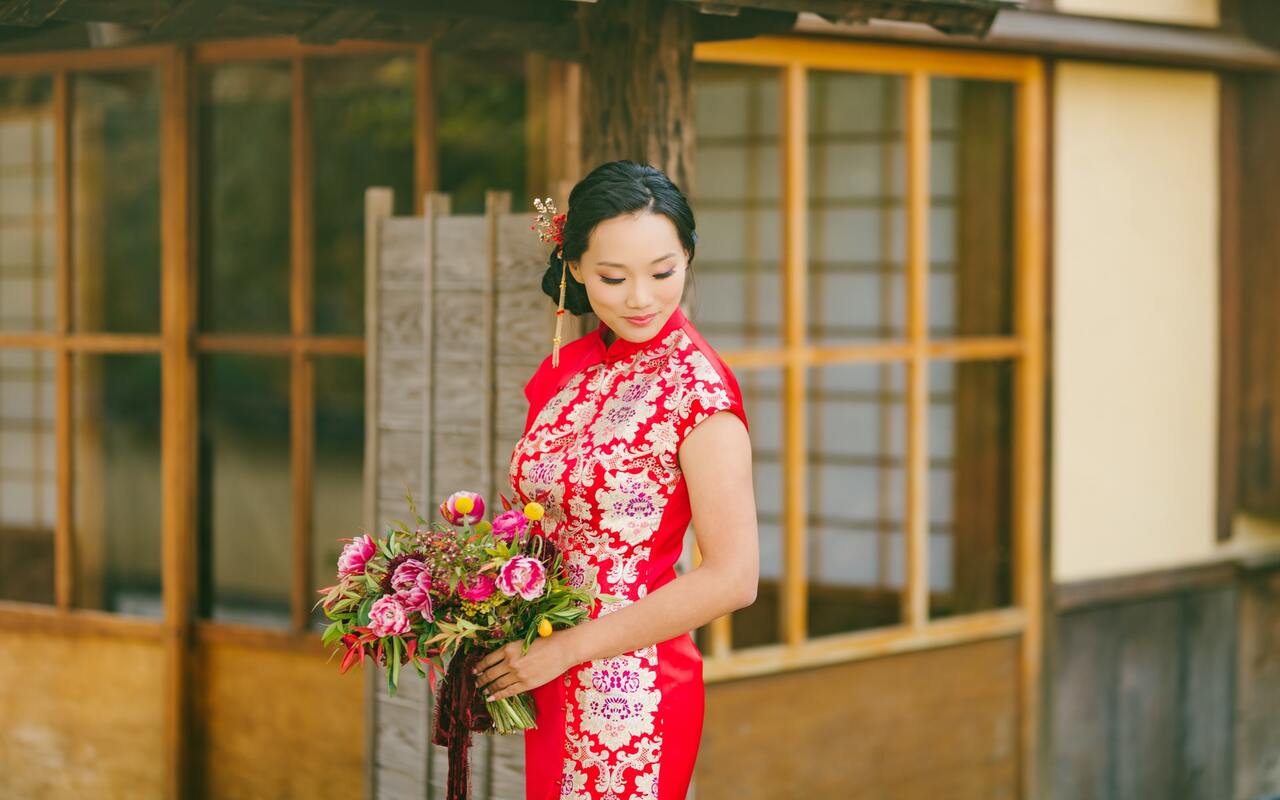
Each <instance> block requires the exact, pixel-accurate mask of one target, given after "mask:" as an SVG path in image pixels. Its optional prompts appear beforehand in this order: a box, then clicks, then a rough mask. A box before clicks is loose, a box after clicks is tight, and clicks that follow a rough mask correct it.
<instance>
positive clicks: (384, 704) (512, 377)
mask: <svg viewBox="0 0 1280 800" xmlns="http://www.w3.org/2000/svg"><path fill="white" fill-rule="evenodd" d="M487 200H488V202H487V206H488V210H487V212H486V214H485V215H483V216H477V215H456V216H455V215H450V214H449V213H448V210H449V203H448V198H447V197H445V196H443V195H431V196H429V197H428V198H427V202H426V203H425V204H424V207H425V209H426V211H425V216H424V217H390V218H385V219H383V220H381V221H380V222H379V223H377V224H376V225H375V226H374V227H375V228H376V230H373V231H371V235H374V236H376V237H377V242H378V247H377V248H376V252H374V253H372V254H371V255H370V263H369V264H368V265H367V266H366V269H367V270H369V276H368V278H367V279H368V281H369V288H370V292H371V296H372V297H374V298H375V299H374V301H373V302H372V303H370V306H369V309H368V314H369V319H368V326H367V329H368V330H369V331H372V332H375V333H374V336H375V341H374V342H371V343H370V345H371V346H370V347H369V358H368V363H367V367H366V368H367V370H368V378H367V379H368V380H369V381H371V382H372V385H373V388H372V390H371V394H372V403H371V405H370V412H369V414H368V417H367V425H368V432H367V435H368V436H371V437H373V438H374V441H373V442H372V443H371V452H372V453H373V456H374V459H375V463H374V466H373V468H372V470H371V471H370V476H371V477H370V480H371V481H372V484H373V486H372V491H371V497H372V498H373V502H374V505H375V509H374V511H375V516H376V519H374V520H371V523H372V524H374V525H375V528H376V530H379V531H381V530H383V529H384V528H385V526H386V525H387V523H388V522H389V521H390V520H392V519H406V520H407V519H408V512H407V509H406V507H405V504H404V499H403V497H404V493H405V491H406V489H408V490H409V491H411V492H412V493H413V495H414V499H415V500H416V501H417V503H418V506H419V509H420V511H421V513H422V514H423V516H424V517H427V518H429V519H432V518H436V513H435V507H436V506H437V505H438V504H439V503H440V501H441V500H442V499H443V498H444V497H446V496H447V495H448V494H449V493H450V492H453V491H456V490H458V489H470V490H473V491H479V492H481V493H482V494H483V495H484V497H485V500H486V502H487V503H488V504H489V508H490V509H491V510H493V509H496V510H499V511H500V510H501V505H500V500H499V498H498V495H497V492H499V491H501V492H502V493H503V494H506V495H507V496H508V497H510V496H511V494H512V493H511V490H510V488H509V484H508V479H507V466H508V464H509V462H510V456H511V451H512V449H513V447H514V446H515V443H516V441H517V440H518V438H519V437H520V435H521V434H522V433H523V431H524V419H525V413H526V411H527V408H528V405H527V402H526V401H525V398H524V385H525V382H526V381H527V380H528V379H529V376H530V375H532V373H533V371H534V369H536V368H537V366H538V364H539V363H540V362H541V361H542V359H543V358H544V357H545V355H546V354H547V352H549V350H550V342H551V336H552V330H553V327H554V315H553V313H552V311H553V308H552V306H551V303H550V301H549V299H548V298H547V297H546V296H545V295H543V294H542V292H541V289H540V288H539V287H540V284H541V276H542V271H543V270H544V269H545V264H546V245H545V244H543V243H542V242H540V241H539V240H538V238H537V236H535V235H534V234H533V232H532V231H531V230H530V226H532V225H533V220H534V217H533V215H532V214H511V213H509V208H510V200H509V197H508V196H507V195H506V194H504V193H496V192H494V193H490V194H489V196H488V198H487ZM574 335H576V334H575V333H573V332H571V333H570V334H569V336H570V337H571V338H572V337H573V336H574ZM369 680H370V688H369V692H370V697H371V702H370V703H369V708H370V715H371V719H370V721H369V722H370V725H371V730H372V751H373V752H372V754H371V758H370V759H369V769H370V771H371V775H370V781H369V783H370V792H371V796H372V797H375V798H397V799H398V798H436V797H443V796H444V788H445V779H446V776H447V761H446V753H445V751H444V749H443V748H439V747H435V746H434V745H430V744H429V740H430V724H429V721H430V719H431V713H432V708H431V697H430V693H429V692H428V691H427V690H426V689H425V686H424V684H423V682H422V681H419V680H418V679H417V678H416V677H415V676H412V675H410V676H409V677H407V678H404V679H403V683H402V684H401V689H400V691H399V692H398V693H397V695H396V696H395V697H394V698H392V697H389V696H387V693H386V689H385V687H384V683H383V680H384V678H383V676H382V675H371V677H370V679H369ZM523 747H524V742H523V738H522V737H520V736H510V737H485V736H477V737H476V738H475V740H474V747H473V749H472V754H471V765H472V797H473V798H475V800H489V799H490V798H520V797H523V795H524V760H523Z"/></svg>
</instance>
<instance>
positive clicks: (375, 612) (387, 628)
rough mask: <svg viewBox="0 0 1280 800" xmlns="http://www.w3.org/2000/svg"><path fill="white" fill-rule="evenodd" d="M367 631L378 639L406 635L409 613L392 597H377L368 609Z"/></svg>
mask: <svg viewBox="0 0 1280 800" xmlns="http://www.w3.org/2000/svg"><path fill="white" fill-rule="evenodd" d="M369 630H370V631H372V632H373V635H374V636H379V637H381V636H400V635H402V634H405V633H408V632H409V613H408V612H407V611H406V610H405V607H404V606H403V605H401V604H400V601H399V600H397V599H396V598H395V596H394V595H386V596H385V597H379V598H378V599H377V600H374V601H373V607H372V608H370V609H369Z"/></svg>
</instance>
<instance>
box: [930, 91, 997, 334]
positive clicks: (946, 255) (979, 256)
mask: <svg viewBox="0 0 1280 800" xmlns="http://www.w3.org/2000/svg"><path fill="white" fill-rule="evenodd" d="M929 92H930V105H931V111H930V120H931V126H932V131H931V134H930V152H929V187H930V188H929V193H930V212H929V333H930V335H931V336H937V337H948V338H950V337H956V336H992V335H1008V334H1011V333H1012V332H1013V272H1014V270H1013V263H1014V241H1013V213H1014V209H1013V201H1014V184H1013V178H1014V161H1013V159H1014V120H1013V114H1014V87H1013V84H1009V83H995V82H992V81H980V80H966V79H960V78H934V79H932V81H931V82H930V86H929Z"/></svg>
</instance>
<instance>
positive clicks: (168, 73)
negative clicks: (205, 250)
mask: <svg viewBox="0 0 1280 800" xmlns="http://www.w3.org/2000/svg"><path fill="white" fill-rule="evenodd" d="M163 81H164V82H163V98H164V101H163V104H162V106H161V108H162V109H163V113H162V114H161V119H160V124H161V140H160V141H161V145H160V147H161V152H160V155H161V163H162V165H163V168H162V169H161V171H160V175H161V184H160V201H161V202H160V209H161V239H160V249H161V279H160V292H161V294H160V297H161V310H160V315H161V322H160V324H161V328H162V342H161V351H160V359H161V393H162V402H161V407H162V408H163V409H164V413H163V416H162V418H161V465H162V469H161V475H162V477H161V481H162V487H163V488H162V492H161V496H162V497H163V506H162V512H161V520H162V523H161V539H162V548H161V549H162V552H163V562H162V564H163V566H162V570H163V572H162V575H163V580H162V586H163V589H164V646H165V686H164V708H165V736H164V741H165V745H164V746H165V755H166V758H165V770H164V785H165V796H166V797H171V798H178V799H179V800H180V799H181V798H184V797H193V796H195V795H196V794H197V789H196V787H198V786H200V785H201V784H202V781H201V780H200V778H199V776H198V774H197V768H198V764H197V759H195V758H194V757H193V744H192V742H193V736H192V732H191V727H192V711H191V705H192V695H193V684H194V680H193V678H192V667H193V664H192V659H191V642H192V627H193V624H192V615H193V614H194V612H195V603H194V595H195V574H194V572H195V571H194V566H193V565H194V559H195V553H194V547H193V540H192V531H193V528H194V526H193V521H194V518H195V483H196V462H195V455H194V454H195V432H196V425H197V422H196V405H195V394H196V386H195V382H196V370H195V360H194V357H193V355H192V351H193V343H192V341H191V338H192V328H193V325H192V319H193V317H194V315H195V289H194V282H193V280H192V278H193V275H194V273H195V265H194V260H195V256H194V253H195V244H194V240H195V232H194V231H193V229H192V228H193V226H192V225H191V220H192V217H193V214H192V205H193V201H192V185H191V173H192V168H191V148H192V146H193V145H192V140H193V135H192V129H191V128H192V126H191V106H190V101H191V86H190V84H191V58H190V53H189V52H188V51H186V50H183V49H178V48H171V49H170V50H169V54H168V57H167V58H166V60H165V65H164V70H163ZM60 416H61V415H60Z"/></svg>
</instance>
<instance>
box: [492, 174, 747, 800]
mask: <svg viewBox="0 0 1280 800" xmlns="http://www.w3.org/2000/svg"><path fill="white" fill-rule="evenodd" d="M561 233H562V237H561V241H562V246H561V248H559V249H558V250H557V251H555V252H553V253H552V255H551V259H550V265H549V267H548V270H547V275H546V278H545V279H544V281H543V288H544V290H545V291H547V293H548V294H550V295H552V297H553V298H555V299H557V300H558V299H559V296H560V286H559V285H560V280H561V276H562V274H563V266H564V265H563V264H562V263H561V260H560V252H561V251H562V252H563V256H564V258H565V260H566V261H567V264H568V268H569V272H571V273H572V278H573V280H572V281H569V282H568V285H567V287H566V297H565V307H566V308H567V309H568V310H569V311H571V312H572V313H574V314H578V315H581V314H584V313H586V312H587V311H593V312H595V314H596V315H597V316H599V318H600V320H601V322H600V325H599V326H598V327H597V329H596V330H595V331H593V332H592V333H590V334H588V335H586V336H584V337H582V338H580V339H577V340H575V341H573V342H570V343H569V344H567V345H565V346H564V348H563V349H562V350H561V351H560V353H559V365H558V366H555V365H553V363H552V359H551V357H550V356H549V357H548V358H547V360H545V361H544V362H543V363H542V365H541V366H540V367H539V368H538V370H537V371H536V372H535V373H534V375H533V377H532V379H530V381H529V383H528V385H527V386H526V387H525V394H526V395H527V396H528V398H529V404H530V406H529V417H528V420H527V422H526V425H525V434H524V437H523V438H522V439H521V440H520V442H519V444H518V445H517V446H516V449H515V452H514V454H513V455H512V459H511V468H510V476H511V482H512V488H513V489H514V490H515V492H516V495H517V496H518V497H519V499H520V501H521V502H528V501H533V500H536V501H538V502H540V503H542V504H543V505H544V506H545V507H546V514H545V516H544V517H543V519H542V521H541V523H540V524H541V525H542V526H543V530H544V532H545V533H547V535H548V536H549V537H550V538H551V540H552V541H554V542H556V543H557V545H558V546H559V547H560V548H561V550H562V552H563V553H564V558H565V564H566V565H567V568H568V570H569V573H570V575H571V576H572V578H571V579H572V580H574V581H575V582H579V585H593V584H594V585H595V586H597V587H598V588H599V590H600V592H602V593H603V594H607V595H610V596H611V597H610V598H606V599H605V600H604V601H603V602H602V603H601V604H600V606H599V607H598V608H597V609H596V610H594V611H593V613H592V619H590V620H589V621H587V622H584V623H583V624H581V625H578V626H577V627H574V628H570V629H568V630H562V631H556V632H555V633H553V634H552V635H551V636H550V637H547V638H544V639H537V640H535V641H534V643H533V646H532V647H530V648H529V651H528V652H527V653H524V654H523V655H522V654H521V643H514V644H511V645H508V646H506V647H504V648H501V649H499V650H496V651H494V652H493V653H491V654H489V655H488V656H487V657H486V658H484V659H483V660H482V661H481V662H480V663H479V665H478V666H477V668H476V671H477V673H478V675H479V677H478V679H477V680H478V683H479V684H480V685H481V686H482V687H483V688H484V690H485V691H486V692H487V693H488V695H489V696H490V697H491V698H493V699H500V698H503V697H510V696H512V695H515V694H518V693H520V692H524V691H532V692H533V697H534V702H535V705H536V710H537V723H538V724H537V728H536V729H534V730H531V731H528V732H527V733H526V735H525V756H526V763H525V769H526V796H527V797H528V798H531V799H536V800H543V798H552V797H556V798H558V797H569V798H583V799H584V800H585V799H586V798H633V797H646V798H660V799H661V800H666V799H667V798H683V797H684V796H685V793H686V791H687V790H688V786H689V779H690V777H691V775H692V772H693V764H694V760H695V758H696V756H697V750H698V742H699V738H700V736H701V733H702V711H703V687H702V658H701V656H700V654H699V653H698V650H697V647H696V646H695V645H694V643H693V638H692V637H691V636H690V635H689V632H690V631H691V630H693V629H694V628H697V627H699V626H701V625H703V624H705V623H707V622H709V621H711V620H712V619H715V618H716V617H719V616H721V615H723V614H726V613H728V612H730V611H733V610H734V609H737V608H741V607H743V606H745V605H748V604H750V603H752V602H753V601H754V600H755V592H756V581H757V572H758V552H757V544H756V536H757V532H756V518H755V517H756V510H755V500H754V495H753V489H752V482H751V443H750V440H749V438H748V434H747V419H746V413H745V412H744V410H743V407H742V402H741V395H740V393H739V390H738V384H737V381H736V379H735V378H734V376H733V373H732V372H731V371H730V370H729V368H728V367H727V366H725V364H724V362H723V361H721V360H720V358H719V356H717V355H716V353H715V351H714V350H713V349H712V348H711V347H710V346H709V345H708V344H707V343H706V342H705V341H704V340H703V338H702V337H701V336H700V335H699V334H698V332H697V331H696V330H695V329H694V327H693V325H692V323H690V322H689V321H688V320H687V319H686V318H685V316H684V314H683V313H682V312H681V310H680V307H679V303H680V299H681V296H682V294H683V291H684V286H685V280H686V276H687V274H688V271H689V265H690V262H691V261H692V260H693V254H694V242H695V240H696V236H695V234H694V223H693V212H692V211H691V210H690V209H689V204H688V201H687V200H686V199H685V197H684V195H683V194H681V192H680V190H679V189H677V188H676V186H675V185H674V184H673V183H672V182H671V180H670V179H669V178H667V176H666V175H664V174H663V173H662V172H660V171H659V170H657V169H655V168H653V167H651V166H648V165H643V164H638V163H636V162H632V161H613V162H609V163H606V164H602V165H601V166H599V167H597V168H596V169H595V170H593V171H592V172H591V174H589V175H588V176H587V177H585V178H583V179H582V181H580V182H579V183H578V184H577V185H576V186H575V187H574V188H573V191H572V192H571V193H570V195H569V212H568V215H567V217H566V219H565V220H564V225H563V229H562V232H561ZM566 277H567V276H566ZM691 517H692V521H693V525H694V531H695V533H696V535H697V540H698V547H699V550H700V552H701V555H702V559H701V562H700V563H699V565H698V567H697V568H696V569H694V570H692V571H690V572H688V573H686V574H683V575H681V576H680V577H678V578H677V577H676V576H675V572H674V570H673V565H674V563H675V561H676V559H677V558H678V557H679V555H680V550H681V546H682V543H683V539H684V533H685V530H686V528H687V527H688V525H689V522H690V519H691Z"/></svg>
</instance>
